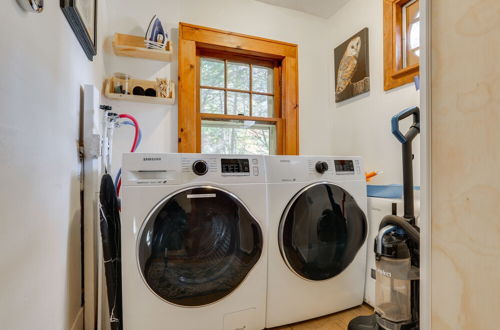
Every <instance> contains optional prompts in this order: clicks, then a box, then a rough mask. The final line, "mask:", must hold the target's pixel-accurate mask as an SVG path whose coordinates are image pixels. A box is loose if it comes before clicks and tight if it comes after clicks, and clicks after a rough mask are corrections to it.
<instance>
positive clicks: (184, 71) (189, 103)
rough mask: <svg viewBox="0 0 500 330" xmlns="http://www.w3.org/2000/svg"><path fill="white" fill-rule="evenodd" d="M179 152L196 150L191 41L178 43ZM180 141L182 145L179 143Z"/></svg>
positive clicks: (194, 54) (194, 45)
mask: <svg viewBox="0 0 500 330" xmlns="http://www.w3.org/2000/svg"><path fill="white" fill-rule="evenodd" d="M179 54H180V56H179V95H182V97H179V109H182V111H179V128H178V129H179V152H194V151H195V150H197V149H198V148H197V146H198V144H199V143H198V141H197V138H196V137H197V135H196V134H193V132H196V131H197V125H196V124H197V121H194V120H192V118H196V117H197V115H198V113H197V95H198V93H197V88H196V79H197V78H196V75H197V73H196V67H197V64H196V59H197V58H196V43H195V42H194V41H191V40H180V41H179ZM181 140H182V143H180V142H181Z"/></svg>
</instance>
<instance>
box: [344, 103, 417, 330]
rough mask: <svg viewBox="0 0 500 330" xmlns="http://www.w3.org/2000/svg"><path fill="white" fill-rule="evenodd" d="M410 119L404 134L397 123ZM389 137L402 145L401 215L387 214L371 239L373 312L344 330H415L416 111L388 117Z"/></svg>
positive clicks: (404, 111)
mask: <svg viewBox="0 0 500 330" xmlns="http://www.w3.org/2000/svg"><path fill="white" fill-rule="evenodd" d="M409 116H413V124H412V125H411V127H410V129H409V130H408V132H407V133H406V134H404V135H403V134H402V133H401V131H400V129H399V122H400V121H401V120H403V119H405V118H407V117H409ZM391 124H392V134H394V136H395V137H396V138H397V139H398V140H399V141H400V142H401V143H402V145H403V192H404V216H403V217H398V216H396V215H395V214H392V215H387V216H385V217H384V218H383V219H382V222H381V223H380V226H379V232H378V235H377V237H376V238H375V245H374V252H375V266H376V270H375V272H372V277H374V278H375V280H376V282H375V313H374V314H373V315H369V316H359V317H356V318H354V319H353V320H351V322H349V326H348V330H380V329H386V330H418V329H419V328H420V327H419V292H420V288H419V261H420V230H419V228H418V227H417V226H416V224H415V213H414V203H413V166H412V162H413V153H412V142H413V140H414V139H415V137H416V136H417V135H418V134H419V133H420V110H419V108H418V107H413V108H408V109H406V110H403V111H402V112H400V113H398V114H397V115H395V116H394V117H393V118H392V123H391Z"/></svg>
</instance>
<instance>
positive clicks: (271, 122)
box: [178, 23, 299, 155]
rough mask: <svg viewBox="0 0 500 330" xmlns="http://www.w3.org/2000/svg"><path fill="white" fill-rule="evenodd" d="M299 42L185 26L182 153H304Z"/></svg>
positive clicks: (181, 50) (181, 54) (181, 74)
mask: <svg viewBox="0 0 500 330" xmlns="http://www.w3.org/2000/svg"><path fill="white" fill-rule="evenodd" d="M297 63H298V46H297V45H295V44H290V43H286V42H282V41H276V40H270V39H265V38H261V37H257V36H247V35H243V34H238V33H234V32H227V31H221V30H216V29H212V28H207V27H201V26H195V25H190V24H186V23H180V25H179V112H178V120H179V126H178V129H179V139H178V141H179V148H178V150H179V152H187V153H192V152H195V153H199V152H202V153H218V154H265V155H273V154H278V155H281V154H285V155H297V154H298V153H299V144H298V142H299V132H298V127H299V125H298V119H299V118H298V113H299V104H298V95H299V94H298V66H297Z"/></svg>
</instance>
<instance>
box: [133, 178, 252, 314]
mask: <svg viewBox="0 0 500 330" xmlns="http://www.w3.org/2000/svg"><path fill="white" fill-rule="evenodd" d="M261 253H262V230H261V228H260V226H259V224H258V223H257V221H256V220H255V219H254V218H253V217H252V216H251V215H250V213H249V211H248V209H247V208H246V207H245V206H244V205H243V203H242V202H241V201H240V200H239V199H238V198H237V197H236V196H234V195H232V194H231V193H229V192H227V191H224V190H221V189H218V188H213V187H197V188H191V189H187V190H182V191H179V192H177V193H174V194H173V195H171V196H168V197H166V198H165V199H163V200H162V201H161V202H160V203H159V204H158V205H157V206H156V207H155V208H154V209H153V210H152V211H151V213H150V214H149V215H148V217H147V218H146V220H145V223H144V225H143V228H142V231H141V232H140V234H139V241H138V262H139V267H140V272H141V274H142V276H143V278H144V280H145V282H146V283H147V285H148V286H149V288H150V289H151V290H152V291H153V292H154V293H155V294H156V295H158V296H159V297H161V298H162V299H164V300H166V301H167V302H170V303H173V304H176V305H181V306H201V305H206V304H210V303H213V302H215V301H217V300H219V299H222V298H223V297H225V296H227V295H228V294H230V293H231V292H232V291H234V290H235V289H236V288H237V287H238V285H239V284H240V283H241V282H242V281H243V280H244V279H245V277H246V276H247V274H248V272H250V270H251V269H252V267H253V266H254V265H255V264H256V263H257V261H258V260H259V258H260V255H261Z"/></svg>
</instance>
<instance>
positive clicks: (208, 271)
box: [121, 154, 267, 330]
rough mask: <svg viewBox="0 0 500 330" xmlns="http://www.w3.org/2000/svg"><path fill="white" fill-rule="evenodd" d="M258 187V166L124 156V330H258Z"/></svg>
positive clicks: (262, 259) (262, 278)
mask: <svg viewBox="0 0 500 330" xmlns="http://www.w3.org/2000/svg"><path fill="white" fill-rule="evenodd" d="M265 180H266V176H265V167H264V160H263V158H262V157H259V156H218V155H199V154H125V155H124V156H123V187H122V204H121V206H122V216H121V219H122V228H121V229H122V234H121V236H122V277H123V315H124V318H123V319H124V320H123V324H124V329H125V330H142V329H148V330H200V329H207V330H208V329H210V330H218V329H221V330H236V329H262V328H264V327H265V312H266V278H267V277H266V276H267V239H266V235H264V233H266V232H267V199H266V184H265Z"/></svg>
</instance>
